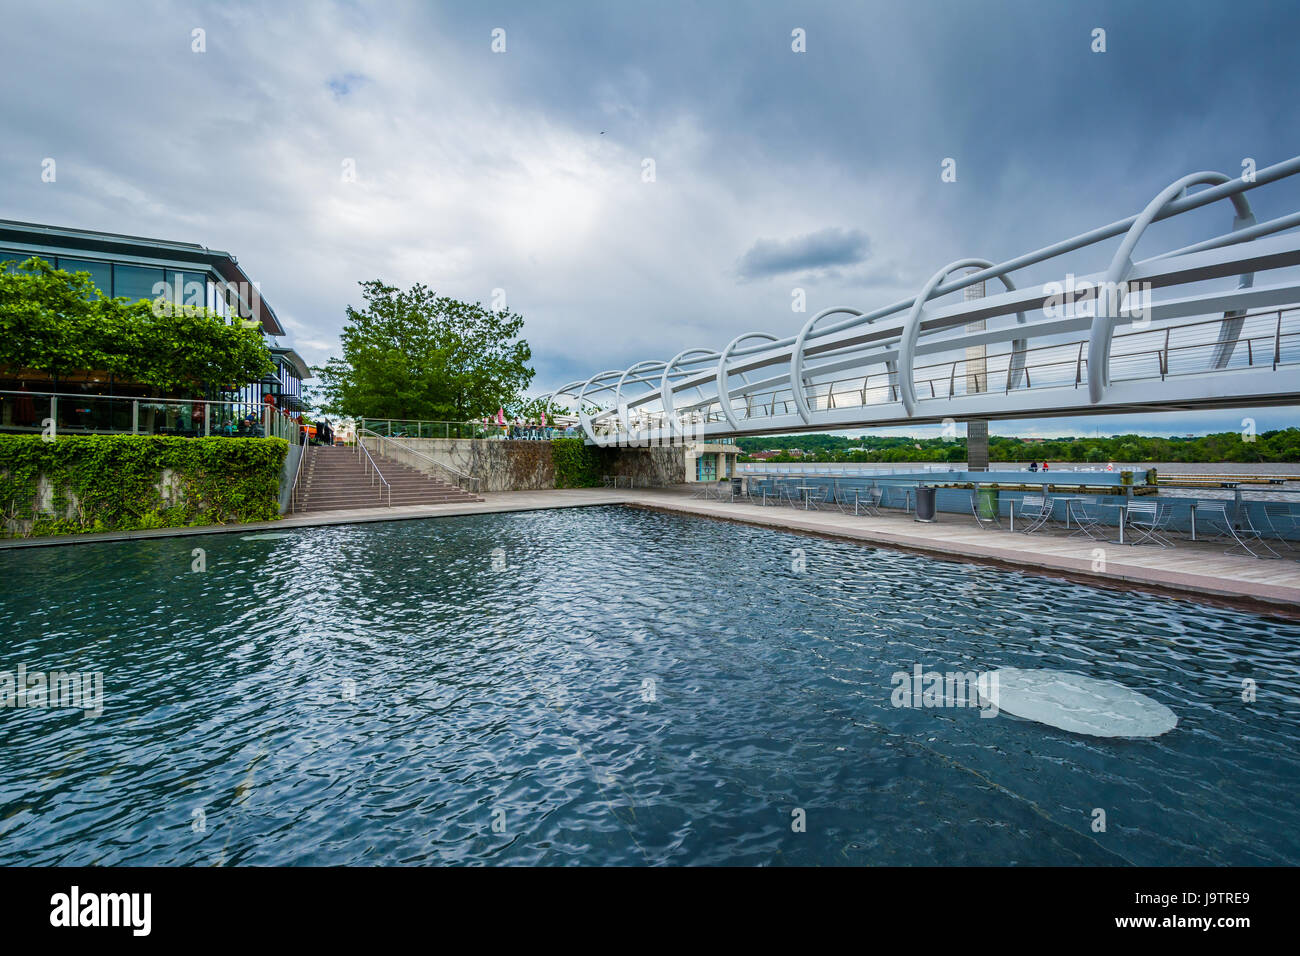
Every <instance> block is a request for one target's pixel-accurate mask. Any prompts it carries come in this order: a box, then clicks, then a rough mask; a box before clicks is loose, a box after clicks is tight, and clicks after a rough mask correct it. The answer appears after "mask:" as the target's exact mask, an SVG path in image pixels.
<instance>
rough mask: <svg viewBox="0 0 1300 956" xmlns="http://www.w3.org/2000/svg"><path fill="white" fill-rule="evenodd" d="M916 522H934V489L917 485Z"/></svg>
mask: <svg viewBox="0 0 1300 956" xmlns="http://www.w3.org/2000/svg"><path fill="white" fill-rule="evenodd" d="M916 520H917V521H933V520H934V488H932V487H930V486H929V485H918V486H917V489H916Z"/></svg>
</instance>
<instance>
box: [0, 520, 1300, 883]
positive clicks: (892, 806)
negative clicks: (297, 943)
mask: <svg viewBox="0 0 1300 956" xmlns="http://www.w3.org/2000/svg"><path fill="white" fill-rule="evenodd" d="M195 549H201V553H196V550H195ZM0 580H3V585H0V587H2V588H3V591H2V592H0V634H3V644H2V645H0V651H2V653H0V672H9V673H16V672H17V668H18V667H19V666H22V667H23V668H25V670H26V672H27V673H28V674H29V675H30V674H32V673H37V672H41V673H50V672H55V671H66V672H76V673H79V674H90V673H99V674H102V688H103V699H102V705H103V710H102V713H101V714H99V715H98V716H96V715H94V714H93V713H92V714H90V715H83V710H78V709H73V708H67V707H65V708H51V707H42V706H26V707H17V706H10V707H4V708H0V755H2V757H3V764H4V770H5V772H4V774H3V775H2V776H0V863H4V864H14V863H27V864H198V865H208V864H226V865H231V864H270V865H277V864H403V863H513V864H525V863H541V864H574V863H585V864H724V863H725V864H742V865H754V864H759V865H782V864H786V865H790V864H830V865H837V864H838V865H850V864H995V865H996V864H1021V865H1025V864H1102V865H1111V864H1121V865H1122V864H1154V865H1164V864H1290V865H1295V864H1297V863H1300V808H1298V807H1297V801H1296V799H1295V796H1296V792H1297V783H1300V756H1297V754H1298V752H1300V697H1298V696H1297V692H1296V688H1297V686H1300V664H1298V662H1300V622H1297V621H1295V620H1284V619H1280V618H1265V617H1259V616H1254V615H1251V614H1247V613H1242V612H1239V611H1233V610H1225V609H1221V608H1215V607H1209V606H1202V605H1198V604H1194V603H1190V602H1184V601H1176V600H1169V599H1164V598H1160V597H1153V596H1150V595H1145V594H1137V593H1126V592H1117V591H1108V590H1098V589H1094V588H1090V587H1086V586H1083V585H1078V584H1071V583H1067V582H1062V581H1059V580H1055V579H1051V578H1045V577H1035V576H1032V575H1025V574H1019V573H1014V572H1009V571H1005V570H999V569H993V568H985V567H980V566H977V565H973V564H967V563H958V562H945V561H937V560H933V559H930V558H925V557H919V556H915V555H909V554H903V553H898V552H891V551H887V550H880V549H875V548H869V547H863V546H861V545H858V544H852V543H847V542H837V541H832V540H826V539H821V538H815V537H809V536H803V535H794V534H785V533H780V532H775V531H772V530H770V529H764V528H752V527H748V526H743V525H736V524H729V523H722V522H714V521H707V520H699V519H693V518H686V517H681V516H674V515H667V514H662V513H658V512H652V511H640V510H634V509H624V508H616V507H610V508H590V509H586V508H584V509H571V510H556V511H544V512H532V513H519V514H503V515H482V516H470V517H459V518H441V519H434V520H422V521H403V522H391V523H382V524H369V525H350V526H341V527H328V528H314V529H304V530H296V531H292V532H291V533H290V534H288V535H287V536H286V537H282V538H270V539H267V538H261V539H245V538H244V537H242V536H241V535H240V534H239V533H238V532H236V533H232V534H222V535H204V536H198V537H186V538H170V539H158V540H151V541H139V542H127V543H120V544H100V545H83V546H76V547H54V548H38V549H29V550H15V551H5V552H0ZM917 665H920V666H921V668H923V669H924V670H925V671H938V672H976V671H986V670H993V669H998V668H1045V669H1059V670H1066V671H1072V672H1077V673H1080V674H1084V675H1087V676H1089V677H1094V678H1099V679H1103V680H1108V681H1115V682H1117V683H1120V684H1123V685H1125V686H1126V687H1129V688H1132V689H1133V690H1137V691H1140V692H1141V693H1143V694H1145V695H1147V696H1148V697H1151V698H1153V699H1154V700H1155V701H1158V702H1159V703H1161V704H1164V705H1165V706H1167V707H1169V708H1170V709H1172V710H1173V712H1174V713H1175V714H1176V716H1177V718H1178V724H1177V726H1176V727H1175V728H1174V729H1173V730H1172V731H1169V732H1168V733H1165V734H1163V735H1161V736H1158V737H1154V738H1150V739H1132V740H1130V739H1106V738H1097V737H1087V736H1081V735H1076V734H1071V733H1068V732H1066V731H1062V730H1057V729H1054V728H1052V727H1049V726H1046V725H1044V724H1040V723H1034V722H1031V721H1026V720H1021V719H1018V718H1015V717H1012V716H1010V715H1007V714H1001V715H999V716H996V717H992V718H987V717H982V716H981V715H980V713H981V712H980V711H979V710H978V709H976V708H969V707H956V706H947V707H900V706H895V704H896V703H897V698H896V695H894V693H893V692H894V691H895V689H896V686H897V684H896V682H895V681H894V680H893V675H895V674H897V673H899V672H906V673H912V672H913V671H914V669H915V667H916V666H917ZM1250 681H1253V682H1254V684H1253V686H1254V687H1255V688H1256V690H1255V699H1254V700H1253V701H1251V700H1245V699H1243V696H1245V697H1249V696H1250V694H1249V693H1248V692H1247V693H1245V694H1243V687H1246V688H1249V687H1250V686H1251V685H1250V684H1248V683H1244V682H1250ZM1097 811H1101V812H1102V814H1103V815H1104V816H1100V817H1099V816H1098V813H1097ZM1099 821H1100V822H1104V829H1100V828H1099V827H1098V823H1099Z"/></svg>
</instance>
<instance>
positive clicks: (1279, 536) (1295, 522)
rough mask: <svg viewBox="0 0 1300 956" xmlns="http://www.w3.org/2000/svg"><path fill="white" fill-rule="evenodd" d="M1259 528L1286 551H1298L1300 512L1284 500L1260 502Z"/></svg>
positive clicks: (1299, 543) (1299, 546)
mask: <svg viewBox="0 0 1300 956" xmlns="http://www.w3.org/2000/svg"><path fill="white" fill-rule="evenodd" d="M1259 523H1260V526H1261V527H1260V530H1261V531H1263V532H1264V535H1265V536H1266V537H1269V538H1272V539H1273V540H1274V541H1277V542H1278V543H1279V544H1281V545H1282V547H1284V548H1286V549H1287V550H1288V551H1300V514H1297V513H1296V512H1294V511H1292V510H1291V505H1290V504H1288V503H1287V502H1285V501H1264V502H1261V503H1260V522H1259Z"/></svg>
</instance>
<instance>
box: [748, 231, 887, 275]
mask: <svg viewBox="0 0 1300 956" xmlns="http://www.w3.org/2000/svg"><path fill="white" fill-rule="evenodd" d="M870 249H871V241H870V239H869V238H868V237H867V234H866V233H865V232H862V231H861V230H859V229H840V228H836V227H834V226H831V227H828V228H826V229H822V230H821V231H819V232H814V233H809V234H808V235H806V236H796V237H794V238H793V239H759V240H757V241H756V242H755V243H754V244H753V245H752V246H750V247H749V249H748V250H747V251H746V252H745V254H744V255H742V256H741V257H740V261H739V262H738V263H737V264H736V273H737V275H739V276H740V278H742V279H763V278H767V277H769V276H777V275H785V274H787V273H791V272H809V271H815V270H820V269H828V268H831V267H834V266H849V265H854V264H856V263H859V262H863V261H865V260H866V258H867V254H868V253H869V251H870Z"/></svg>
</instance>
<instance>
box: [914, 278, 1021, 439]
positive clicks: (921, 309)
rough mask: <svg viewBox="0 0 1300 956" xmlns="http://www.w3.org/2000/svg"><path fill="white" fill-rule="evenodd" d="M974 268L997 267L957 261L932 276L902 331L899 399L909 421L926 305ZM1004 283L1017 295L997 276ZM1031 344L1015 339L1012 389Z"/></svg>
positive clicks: (1006, 280) (1008, 284) (1010, 289)
mask: <svg viewBox="0 0 1300 956" xmlns="http://www.w3.org/2000/svg"><path fill="white" fill-rule="evenodd" d="M968 267H974V268H976V269H993V268H995V266H994V265H993V263H992V262H990V261H989V260H987V259H956V260H954V261H952V262H950V263H948V264H947V265H946V266H944V267H943V268H942V269H940V270H938V271H937V272H935V273H934V275H932V276H930V278H929V279H927V280H926V283H925V285H923V286H922V287H921V291H920V293H918V294H917V297H916V301H915V302H914V303H913V304H912V308H911V311H909V312H908V313H907V318H906V319H905V320H904V321H903V331H902V334H901V335H900V336H899V341H898V397H899V401H901V402H902V404H903V408H904V409H905V410H906V412H907V415H908V417H909V418H910V417H912V416H913V415H915V414H916V381H915V380H914V378H913V370H914V367H915V364H916V341H917V338H918V337H919V335H920V332H921V319H922V317H923V316H924V315H925V304H926V303H927V302H929V301H930V299H931V298H933V297H934V293H935V289H937V288H938V287H939V284H940V283H942V282H943V280H944V279H946V278H948V276H949V275H950V274H951V273H953V272H956V271H957V270H958V269H964V268H968ZM997 278H998V279H1000V280H1002V284H1003V285H1004V286H1005V287H1006V290H1007V291H1008V292H1014V291H1016V287H1015V285H1014V284H1013V283H1012V282H1011V280H1010V279H1009V278H1008V277H1007V276H1006V274H1005V273H1004V274H1002V275H999V276H997ZM1016 321H1017V322H1018V323H1020V324H1021V325H1024V324H1025V313H1023V312H1017V313H1016ZM1028 346H1029V343H1028V341H1026V340H1025V339H1015V340H1014V341H1013V342H1012V344H1011V355H1012V357H1011V362H1012V366H1011V368H1012V373H1011V380H1012V382H1011V385H1012V386H1014V384H1015V383H1017V382H1018V381H1019V378H1020V377H1021V376H1022V375H1023V374H1024V354H1025V352H1026V351H1027V350H1028ZM1017 355H1019V356H1020V363H1019V364H1020V367H1019V369H1017V368H1016V356H1017Z"/></svg>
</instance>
